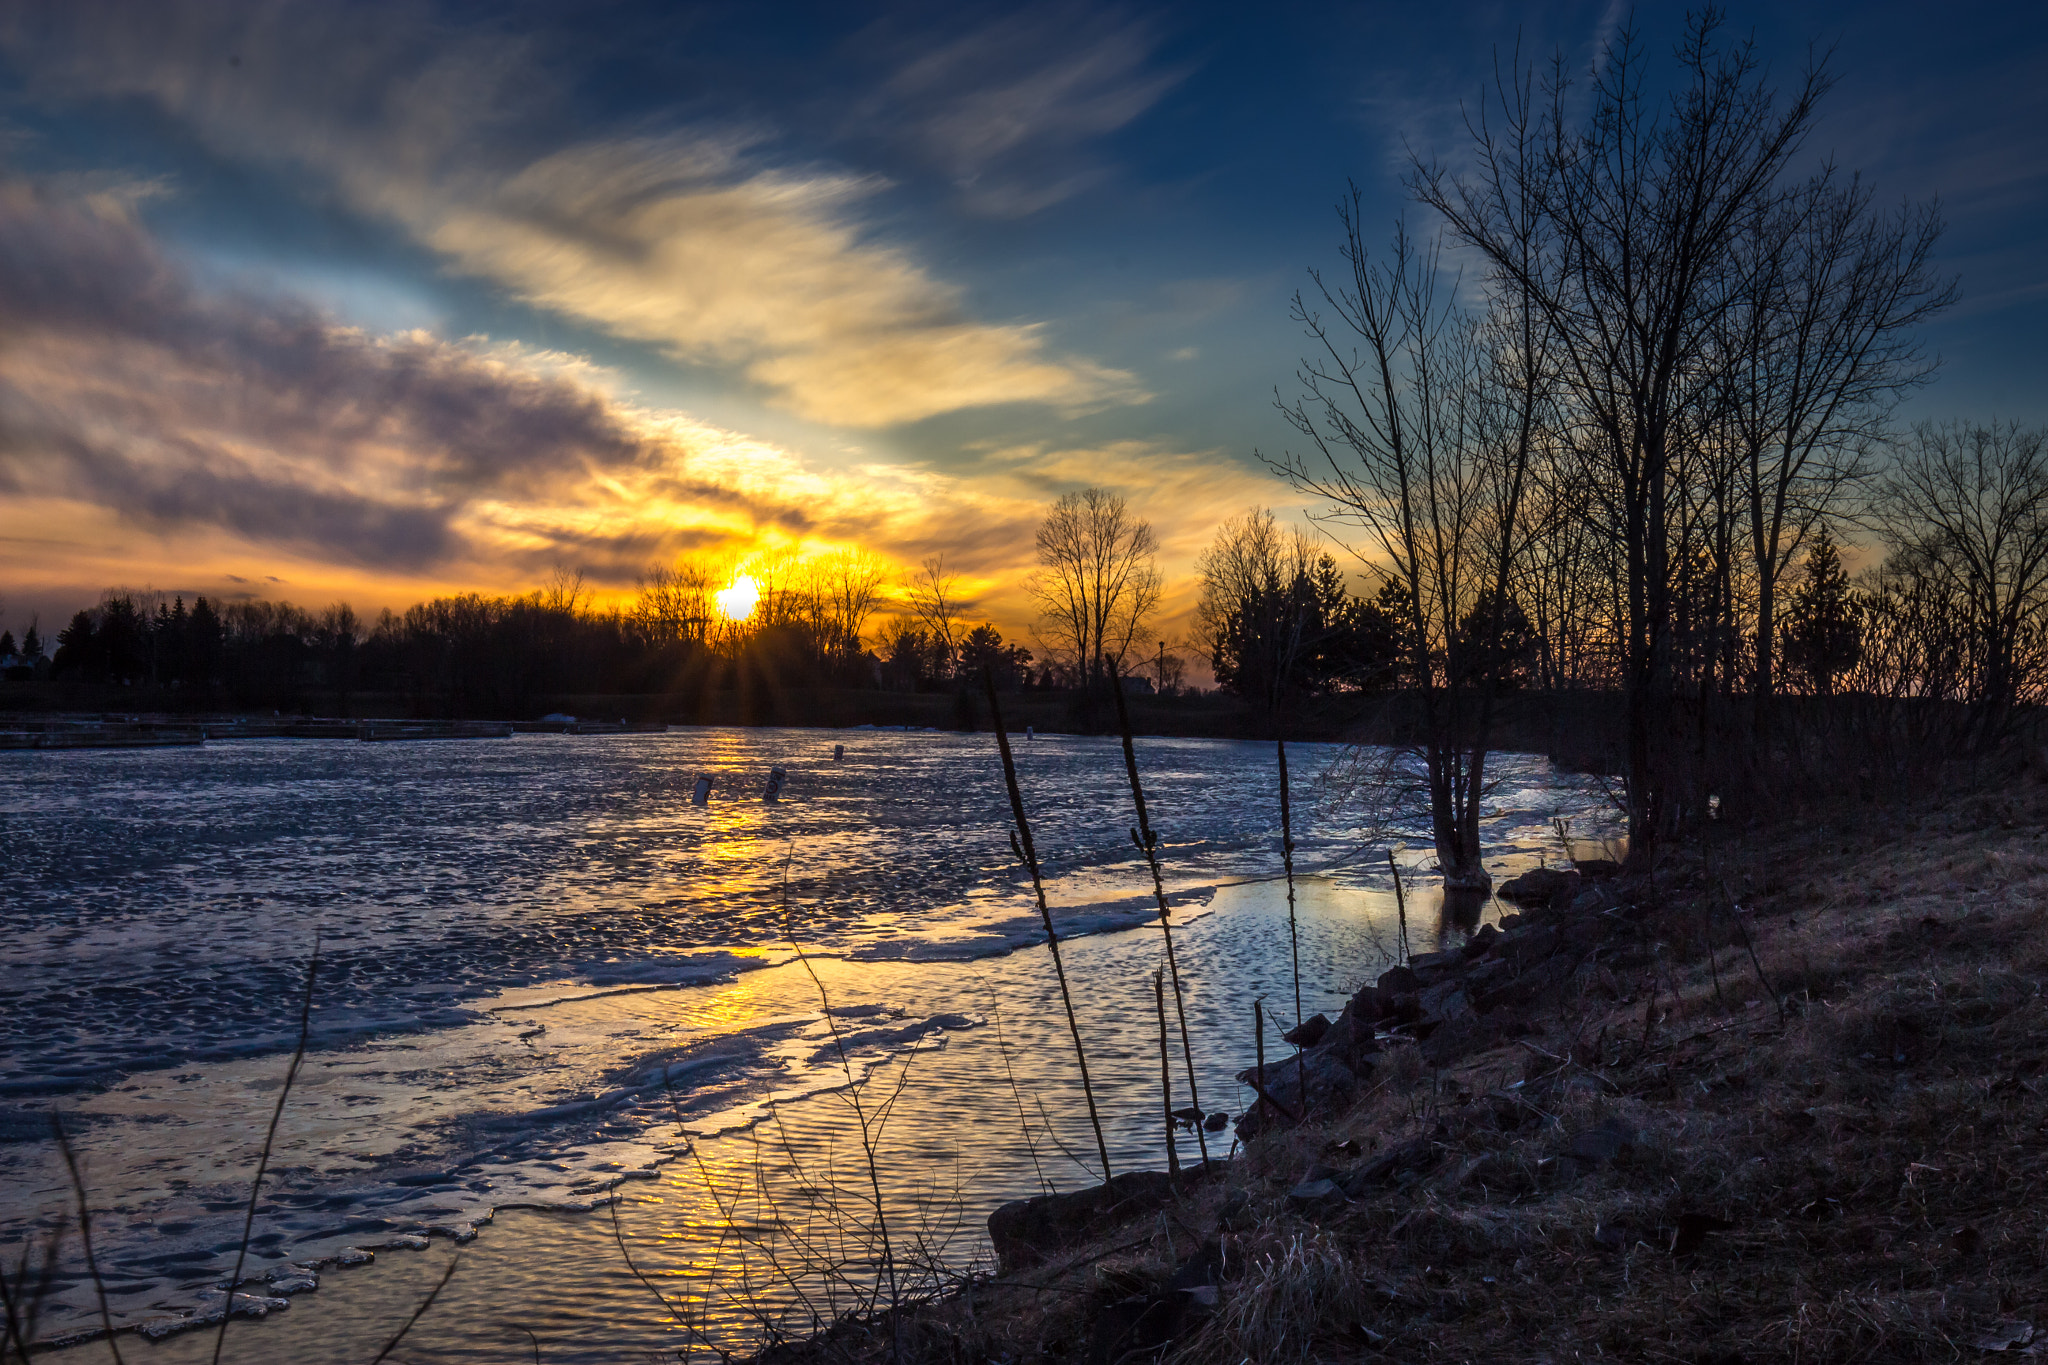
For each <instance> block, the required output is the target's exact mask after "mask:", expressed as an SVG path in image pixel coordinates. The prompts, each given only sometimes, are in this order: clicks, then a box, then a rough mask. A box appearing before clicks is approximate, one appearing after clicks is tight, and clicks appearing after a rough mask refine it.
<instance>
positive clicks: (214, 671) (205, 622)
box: [184, 597, 221, 687]
mask: <svg viewBox="0 0 2048 1365" xmlns="http://www.w3.org/2000/svg"><path fill="white" fill-rule="evenodd" d="M220 665H221V637H220V616H219V615H218V614H217V613H216V612H215V611H214V609H213V604H212V603H211V602H208V601H207V600H206V599H205V598H204V597H201V598H198V599H196V600H194V602H193V603H192V619H191V621H190V622H188V623H187V625H186V627H185V661H184V666H185V680H186V684H187V686H193V687H211V686H212V685H213V684H214V683H215V682H216V681H218V680H219V678H220Z"/></svg>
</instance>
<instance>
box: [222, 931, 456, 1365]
mask: <svg viewBox="0 0 2048 1365" xmlns="http://www.w3.org/2000/svg"><path fill="white" fill-rule="evenodd" d="M319 974H320V935H319V934H318V932H315V933H314V935H313V957H312V960H311V961H309V962H308V963H307V964H306V993H305V995H304V996H303V997H302V998H301V999H300V1001H299V1044H298V1046H297V1047H296V1048H294V1049H293V1050H292V1064H291V1065H290V1066H288V1067H286V1068H285V1073H284V1085H283V1086H282V1087H281V1088H279V1090H278V1092H277V1107H276V1108H274V1109H272V1110H271V1111H270V1127H269V1128H267V1129H265V1130H264V1133H263V1150H262V1152H261V1153H259V1154H258V1155H257V1157H256V1178H255V1179H254V1180H252V1181H250V1182H249V1209H248V1212H246V1213H245V1214H243V1215H242V1242H241V1245H240V1246H238V1247H237V1248H235V1273H234V1274H232V1275H230V1276H228V1286H227V1296H226V1297H225V1298H223V1299H222V1300H221V1307H220V1331H219V1332H218V1333H216V1334H215V1335H214V1338H213V1365H220V1352H221V1347H222V1346H224V1345H226V1344H227V1339H228V1323H229V1322H230V1321H231V1320H233V1318H234V1316H235V1286H236V1285H238V1284H240V1283H241V1282H242V1266H243V1264H244V1263H245V1262H246V1261H247V1259H248V1256H249V1233H250V1231H251V1230H252V1229H254V1227H255V1226H256V1201H257V1199H258V1198H259V1197H260V1196H261V1195H262V1193H263V1173H264V1172H265V1171H266V1170H268V1169H269V1168H270V1149H271V1147H272V1146H273V1145H275V1143H276V1142H277V1124H278V1120H279V1119H282V1118H283V1117H284V1104H285V1101H286V1100H288V1099H290V1098H291V1094H292V1082H293V1081H294V1080H296V1079H297V1078H298V1074H299V1064H300V1063H301V1062H303V1061H305V1060H306V1039H307V1037H308V1035H309V1034H310V1033H311V1032H312V1025H313V980H314V978H315V977H317V976H319ZM434 1292H435V1293H437V1294H438V1293H440V1292H441V1291H440V1290H438V1289H437V1290H435V1291H434ZM428 1302H429V1303H431V1302H433V1300H432V1299H431V1298H430V1299H428ZM422 1311H424V1310H422ZM401 1335H402V1334H401ZM393 1344H394V1345H395V1344H396V1343H395V1342H394V1343H393ZM385 1349H386V1350H387V1351H388V1350H389V1349H390V1347H386V1348H385ZM377 1358H378V1359H379V1360H382V1359H383V1357H382V1356H379V1357H377Z"/></svg>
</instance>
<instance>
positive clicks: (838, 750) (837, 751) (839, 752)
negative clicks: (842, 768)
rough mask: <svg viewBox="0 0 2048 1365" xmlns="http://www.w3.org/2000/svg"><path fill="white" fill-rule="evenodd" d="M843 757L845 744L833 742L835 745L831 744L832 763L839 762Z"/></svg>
mask: <svg viewBox="0 0 2048 1365" xmlns="http://www.w3.org/2000/svg"><path fill="white" fill-rule="evenodd" d="M845 757H846V746H845V745H844V744H835V745H833V746H832V761H833V762H834V763H837V762H839V761H840V760H842V759H844V758H845Z"/></svg>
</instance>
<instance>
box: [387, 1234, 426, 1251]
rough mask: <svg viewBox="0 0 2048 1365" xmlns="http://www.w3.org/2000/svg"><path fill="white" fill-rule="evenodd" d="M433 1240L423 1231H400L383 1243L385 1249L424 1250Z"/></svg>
mask: <svg viewBox="0 0 2048 1365" xmlns="http://www.w3.org/2000/svg"><path fill="white" fill-rule="evenodd" d="M432 1245H433V1242H432V1241H431V1240H430V1239H429V1238H428V1237H427V1236H426V1234H425V1233H419V1232H401V1233H399V1234H398V1235H397V1236H396V1237H393V1238H391V1239H390V1240H389V1241H387V1242H385V1243H384V1248H385V1250H387V1251H425V1250H426V1249H427V1248H428V1247H429V1246H432Z"/></svg>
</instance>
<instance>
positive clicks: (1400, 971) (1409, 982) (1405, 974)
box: [1379, 967, 1422, 996]
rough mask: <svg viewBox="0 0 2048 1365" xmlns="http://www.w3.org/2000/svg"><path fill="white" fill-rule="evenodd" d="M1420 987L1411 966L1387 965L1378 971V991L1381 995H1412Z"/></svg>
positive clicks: (1420, 983)
mask: <svg viewBox="0 0 2048 1365" xmlns="http://www.w3.org/2000/svg"><path fill="white" fill-rule="evenodd" d="M1421 989H1422V982H1421V981H1420V980H1418V979H1417V978H1416V975H1415V969H1414V968H1412V967H1389V968H1388V969H1387V970H1386V971H1383V972H1381V973H1380V980H1379V993H1380V994H1381V995H1383V996H1395V995H1413V994H1415V992H1417V991H1419V990H1421Z"/></svg>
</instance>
